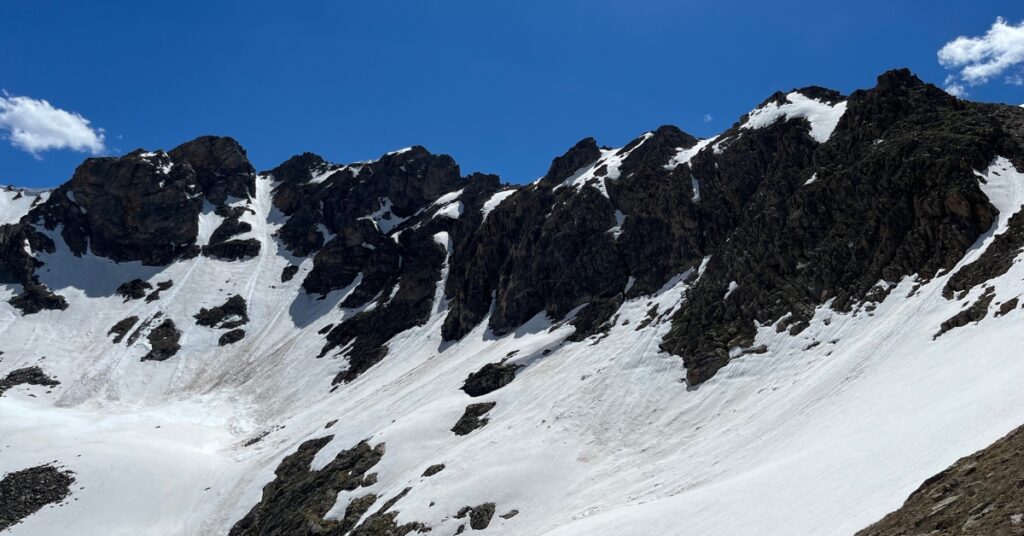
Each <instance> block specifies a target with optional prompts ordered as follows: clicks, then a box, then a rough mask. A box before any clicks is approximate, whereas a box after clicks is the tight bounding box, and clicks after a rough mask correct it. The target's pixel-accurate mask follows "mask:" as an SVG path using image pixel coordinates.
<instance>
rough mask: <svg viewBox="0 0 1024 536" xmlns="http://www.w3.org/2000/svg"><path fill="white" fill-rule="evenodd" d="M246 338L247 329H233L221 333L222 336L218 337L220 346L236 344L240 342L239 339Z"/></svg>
mask: <svg viewBox="0 0 1024 536" xmlns="http://www.w3.org/2000/svg"><path fill="white" fill-rule="evenodd" d="M244 338H245V330H244V329H233V330H231V331H228V332H227V333H225V334H223V335H221V336H220V338H219V339H217V345H218V346H227V345H229V344H235V343H236V342H238V341H240V340H242V339H244Z"/></svg>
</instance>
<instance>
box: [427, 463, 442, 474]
mask: <svg viewBox="0 0 1024 536" xmlns="http://www.w3.org/2000/svg"><path fill="white" fill-rule="evenodd" d="M441 471H444V464H443V463H435V464H434V465H431V466H430V467H427V469H426V470H425V471H423V476H424V477H428V476H434V475H436V474H437V473H440V472H441Z"/></svg>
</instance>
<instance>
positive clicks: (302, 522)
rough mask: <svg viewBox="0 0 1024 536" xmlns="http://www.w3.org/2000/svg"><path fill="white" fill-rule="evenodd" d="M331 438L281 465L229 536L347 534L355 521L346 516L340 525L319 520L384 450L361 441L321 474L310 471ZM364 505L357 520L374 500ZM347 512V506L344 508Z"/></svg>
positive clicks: (310, 445)
mask: <svg viewBox="0 0 1024 536" xmlns="http://www.w3.org/2000/svg"><path fill="white" fill-rule="evenodd" d="M333 438H334V436H325V437H321V438H318V439H310V440H309V441H306V442H305V443H303V444H302V445H300V446H299V448H298V450H297V451H296V452H295V453H294V454H291V455H289V456H287V457H286V458H285V459H284V460H282V461H281V464H280V465H279V466H278V467H277V470H276V471H275V472H274V473H275V475H276V476H275V478H274V480H273V481H272V482H270V483H269V484H267V485H266V486H264V488H263V497H262V499H261V500H260V502H259V503H258V504H257V505H256V506H254V507H253V509H252V510H250V511H249V513H248V514H246V516H245V517H244V518H242V520H241V521H239V522H238V523H236V524H235V526H234V527H232V528H231V532H230V533H229V534H231V536H242V535H247V534H317V533H328V531H329V530H330V529H331V528H334V525H340V526H338V527H337V528H339V529H343V530H339V531H338V532H337V534H345V533H346V532H348V531H350V530H352V528H354V525H355V522H356V521H358V520H359V517H358V516H355V515H353V516H352V517H355V519H354V520H350V519H349V516H348V515H347V514H348V512H346V516H345V517H346V519H345V520H342V521H340V522H338V521H328V520H325V519H324V516H325V515H327V512H328V511H329V510H330V509H331V508H332V507H333V506H334V502H335V500H336V498H337V496H338V493H339V492H341V491H342V490H347V491H352V490H355V489H357V488H358V487H359V485H360V483H361V482H362V480H363V476H364V475H365V474H366V472H367V471H368V470H369V469H370V468H372V467H373V466H374V465H376V464H377V462H379V461H380V459H381V457H382V456H384V445H383V444H380V445H377V446H376V447H371V446H370V445H369V444H367V443H365V442H361V443H359V444H358V445H356V446H355V447H353V448H352V449H349V450H345V451H342V452H340V453H339V454H338V455H337V456H336V457H335V458H334V460H332V461H331V462H330V463H329V464H327V466H325V467H324V468H323V469H321V470H319V471H312V470H310V463H311V462H312V461H313V457H314V456H316V453H317V452H319V451H320V449H322V448H324V447H325V446H326V445H327V444H328V443H330V442H331V440H332V439H333ZM375 499H376V497H374V500H375ZM368 502H369V504H366V505H365V508H362V507H361V506H362V505H357V506H356V507H355V508H356V509H357V510H360V511H359V516H361V515H362V514H363V513H365V512H366V511H367V510H369V506H370V505H371V504H373V502H374V501H373V500H371V501H368ZM349 508H353V506H352V505H351V504H350V505H349ZM353 514H355V512H353Z"/></svg>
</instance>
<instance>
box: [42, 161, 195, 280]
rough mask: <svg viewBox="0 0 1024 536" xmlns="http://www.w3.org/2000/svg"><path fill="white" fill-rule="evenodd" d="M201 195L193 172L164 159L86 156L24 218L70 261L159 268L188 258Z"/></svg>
mask: <svg viewBox="0 0 1024 536" xmlns="http://www.w3.org/2000/svg"><path fill="white" fill-rule="evenodd" d="M202 202H203V200H202V195H201V192H199V191H198V187H197V184H196V177H195V171H194V170H193V169H192V168H191V166H189V165H187V163H175V162H172V160H171V158H170V157H169V156H168V155H167V154H166V153H162V152H160V153H144V152H142V151H141V150H139V151H135V152H132V153H129V154H127V155H125V156H123V157H119V158H118V157H103V158H89V159H87V160H86V161H85V162H84V163H83V164H82V165H80V166H79V167H78V169H76V170H75V174H74V176H72V177H71V180H70V181H68V182H67V183H65V184H63V185H61V186H60V187H58V188H57V189H56V190H54V192H53V193H52V194H51V195H50V197H49V198H48V199H47V201H46V202H45V203H43V204H42V205H40V206H38V207H36V208H35V209H32V211H31V212H29V215H28V219H29V221H31V222H36V223H41V224H42V225H43V226H45V227H46V229H49V230H51V231H52V230H54V229H56V228H57V227H58V226H62V229H61V236H62V237H63V239H64V242H65V243H66V244H67V246H68V248H69V249H70V250H71V252H72V253H74V254H75V255H79V256H80V255H84V254H85V253H87V252H91V253H93V254H95V255H99V256H101V257H107V258H109V259H112V260H115V261H118V262H129V261H142V263H143V264H147V265H164V264H168V263H170V262H172V261H173V260H175V259H178V258H181V257H187V256H191V255H194V254H195V251H194V250H195V239H196V233H197V232H198V217H199V210H200V208H201V207H202Z"/></svg>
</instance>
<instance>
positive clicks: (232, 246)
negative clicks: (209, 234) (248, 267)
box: [203, 238, 260, 261]
mask: <svg viewBox="0 0 1024 536" xmlns="http://www.w3.org/2000/svg"><path fill="white" fill-rule="evenodd" d="M259 254H260V241H259V240H256V239H255V238H247V239H245V240H225V241H223V242H218V243H216V244H207V245H205V246H203V255H206V256H207V257H214V258H217V259H222V260H226V261H237V260H241V259H245V258H247V257H255V256H257V255H259Z"/></svg>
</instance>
